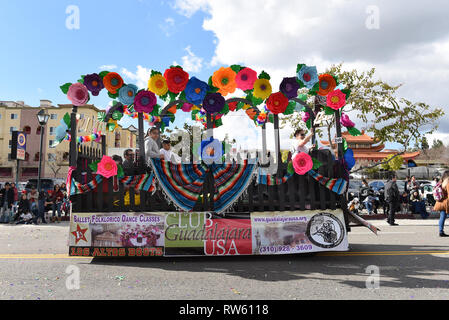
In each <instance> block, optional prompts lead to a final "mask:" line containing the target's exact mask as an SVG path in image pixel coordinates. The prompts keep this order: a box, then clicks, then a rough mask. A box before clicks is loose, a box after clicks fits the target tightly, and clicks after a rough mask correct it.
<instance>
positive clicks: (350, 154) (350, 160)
mask: <svg viewBox="0 0 449 320" xmlns="http://www.w3.org/2000/svg"><path fill="white" fill-rule="evenodd" d="M344 158H345V162H346V165H347V167H348V170H351V169H352V168H353V167H354V166H355V159H354V151H352V149H347V150H346V152H345V155H344Z"/></svg>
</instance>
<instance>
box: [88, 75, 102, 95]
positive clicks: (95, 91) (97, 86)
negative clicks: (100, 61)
mask: <svg viewBox="0 0 449 320" xmlns="http://www.w3.org/2000/svg"><path fill="white" fill-rule="evenodd" d="M84 85H85V86H86V88H87V90H89V91H90V92H91V93H92V95H94V96H98V95H99V94H100V91H101V90H102V89H103V88H104V85H103V79H101V77H100V76H99V75H98V74H96V73H92V74H88V75H86V76H85V77H84Z"/></svg>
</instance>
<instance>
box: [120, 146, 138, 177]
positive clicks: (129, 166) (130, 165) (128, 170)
mask: <svg viewBox="0 0 449 320" xmlns="http://www.w3.org/2000/svg"><path fill="white" fill-rule="evenodd" d="M123 157H124V158H125V160H124V161H123V171H124V172H125V175H126V176H133V175H135V170H136V162H135V161H134V159H135V158H134V152H133V150H132V149H126V150H125V152H123Z"/></svg>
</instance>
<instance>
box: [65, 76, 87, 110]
mask: <svg viewBox="0 0 449 320" xmlns="http://www.w3.org/2000/svg"><path fill="white" fill-rule="evenodd" d="M67 98H69V100H70V101H72V103H73V105H74V106H77V107H79V106H83V105H85V104H86V103H87V101H89V91H88V90H87V88H86V86H85V85H84V84H82V83H79V82H77V83H74V84H72V85H71V86H70V87H69V91H67Z"/></svg>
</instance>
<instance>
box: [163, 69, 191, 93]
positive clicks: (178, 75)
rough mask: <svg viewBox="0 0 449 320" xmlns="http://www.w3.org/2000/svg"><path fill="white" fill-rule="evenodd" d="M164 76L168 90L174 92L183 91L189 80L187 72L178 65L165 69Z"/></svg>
mask: <svg viewBox="0 0 449 320" xmlns="http://www.w3.org/2000/svg"><path fill="white" fill-rule="evenodd" d="M164 78H165V79H166V80H167V86H168V90H170V91H171V92H173V93H176V94H178V93H180V92H181V91H183V90H184V89H185V88H186V85H187V82H189V74H188V73H187V72H185V71H184V70H182V68H179V67H171V68H170V69H167V70H165V72H164Z"/></svg>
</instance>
